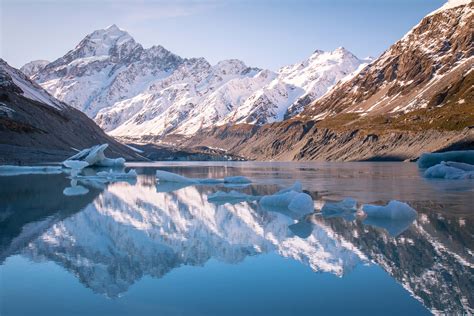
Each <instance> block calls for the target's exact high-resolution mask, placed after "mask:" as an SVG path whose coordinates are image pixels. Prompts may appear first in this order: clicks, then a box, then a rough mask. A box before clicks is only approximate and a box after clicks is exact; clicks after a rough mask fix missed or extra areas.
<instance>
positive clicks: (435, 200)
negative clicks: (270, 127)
mask: <svg viewBox="0 0 474 316" xmlns="http://www.w3.org/2000/svg"><path fill="white" fill-rule="evenodd" d="M130 167H132V168H136V169H137V172H138V173H139V177H138V179H137V181H136V182H131V183H127V182H119V183H112V184H105V185H102V184H100V183H94V182H89V183H81V185H83V186H84V187H86V188H87V189H88V190H89V192H88V193H86V194H84V195H79V196H66V195H64V194H63V190H64V189H65V188H66V187H69V186H70V180H69V179H68V178H67V175H65V174H60V175H30V176H13V177H0V300H1V301H0V314H1V315H158V314H160V315H315V314H318V315H347V314H351V315H381V314H383V315H425V314H430V313H433V312H448V313H472V311H473V305H474V297H473V294H472V293H473V292H474V289H473V287H474V278H473V275H474V274H473V272H474V258H473V254H474V242H473V241H474V238H473V235H474V234H473V233H474V228H473V227H474V226H473V214H472V202H473V198H472V196H473V190H474V182H473V181H472V180H466V181H448V180H442V181H427V180H426V179H423V178H422V177H420V174H419V171H418V170H417V168H416V166H415V165H414V164H411V163H251V162H243V163H219V162H216V163H214V162H213V163H153V164H131V165H130ZM157 168H159V169H163V170H168V171H172V172H176V173H179V174H183V175H186V176H190V177H201V178H202V177H212V178H220V177H223V176H228V175H245V176H247V177H249V178H250V179H252V180H253V183H252V185H250V186H246V187H239V188H235V187H226V186H223V185H221V186H186V187H184V186H176V185H163V184H158V185H157V184H156V183H155V177H154V171H155V170H156V169H157ZM90 172H92V171H90ZM294 180H301V182H302V183H303V189H304V190H306V191H307V192H308V193H309V194H310V195H311V196H312V197H313V199H314V200H315V207H316V210H315V212H314V213H311V214H297V213H292V212H289V211H288V212H287V211H282V210H280V209H279V210H276V209H275V210H273V209H262V208H261V207H260V206H259V205H258V203H253V202H250V203H248V202H241V203H236V204H230V203H225V204H220V205H216V204H213V203H210V202H209V201H207V197H208V196H209V195H210V194H212V193H214V192H216V191H218V190H221V191H229V190H238V191H241V192H244V193H247V194H252V195H264V194H272V193H274V192H276V191H278V190H279V189H281V188H282V187H285V186H288V185H291V184H292V183H293V181H294ZM346 197H352V198H355V199H356V200H357V201H358V204H359V205H362V204H365V203H375V204H386V203H387V202H388V201H390V200H392V199H396V200H400V201H403V202H406V203H408V204H410V205H411V206H412V207H413V208H415V209H416V210H417V212H418V218H417V220H416V221H413V222H408V223H393V222H379V223H371V225H369V224H367V222H364V221H363V219H361V218H347V217H331V218H325V217H324V216H322V215H321V214H320V213H318V210H319V209H320V208H321V206H322V205H323V204H324V203H325V202H328V201H339V200H341V199H343V198H346Z"/></svg>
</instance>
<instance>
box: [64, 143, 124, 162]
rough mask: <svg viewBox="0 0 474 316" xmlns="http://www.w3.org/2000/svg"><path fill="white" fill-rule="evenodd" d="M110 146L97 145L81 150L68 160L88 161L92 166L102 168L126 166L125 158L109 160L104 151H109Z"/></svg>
mask: <svg viewBox="0 0 474 316" xmlns="http://www.w3.org/2000/svg"><path fill="white" fill-rule="evenodd" d="M108 146H109V144H102V145H96V146H93V147H91V148H86V149H84V150H81V151H80V152H78V153H77V154H75V155H74V156H71V157H69V158H68V159H67V160H82V161H86V162H87V163H88V164H89V165H90V166H102V167H120V166H124V165H125V159H124V158H115V159H112V158H107V157H105V154H104V151H105V150H106V149H107V147H108Z"/></svg>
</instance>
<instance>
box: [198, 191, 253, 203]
mask: <svg viewBox="0 0 474 316" xmlns="http://www.w3.org/2000/svg"><path fill="white" fill-rule="evenodd" d="M260 198H261V197H260V196H255V195H249V194H245V193H241V192H237V191H234V190H232V191H230V192H222V191H217V192H216V193H213V194H211V195H209V196H208V197H207V200H208V201H209V202H212V203H215V204H225V203H230V204H236V203H240V202H250V201H256V200H259V199H260Z"/></svg>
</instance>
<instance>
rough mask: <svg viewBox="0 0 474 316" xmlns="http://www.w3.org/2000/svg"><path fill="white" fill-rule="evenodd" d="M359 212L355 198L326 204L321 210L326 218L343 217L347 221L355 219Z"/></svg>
mask: <svg viewBox="0 0 474 316" xmlns="http://www.w3.org/2000/svg"><path fill="white" fill-rule="evenodd" d="M355 212H357V201H356V200H355V199H353V198H345V199H344V200H342V201H340V202H325V203H324V205H323V207H322V208H321V213H322V215H323V216H324V217H326V218H330V217H342V218H345V219H347V220H353V219H355V215H354V214H355Z"/></svg>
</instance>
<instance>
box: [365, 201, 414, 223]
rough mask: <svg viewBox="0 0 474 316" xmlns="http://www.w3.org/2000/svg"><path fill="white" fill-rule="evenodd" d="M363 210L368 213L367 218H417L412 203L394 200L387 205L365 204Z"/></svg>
mask: <svg viewBox="0 0 474 316" xmlns="http://www.w3.org/2000/svg"><path fill="white" fill-rule="evenodd" d="M362 211H364V213H365V214H366V215H367V218H383V219H392V220H400V219H412V220H413V219H415V218H416V215H417V213H416V211H415V210H414V209H412V208H411V207H410V205H408V204H406V203H403V202H400V201H396V200H392V201H390V202H389V203H388V204H387V205H386V206H379V205H370V204H365V205H363V206H362Z"/></svg>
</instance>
